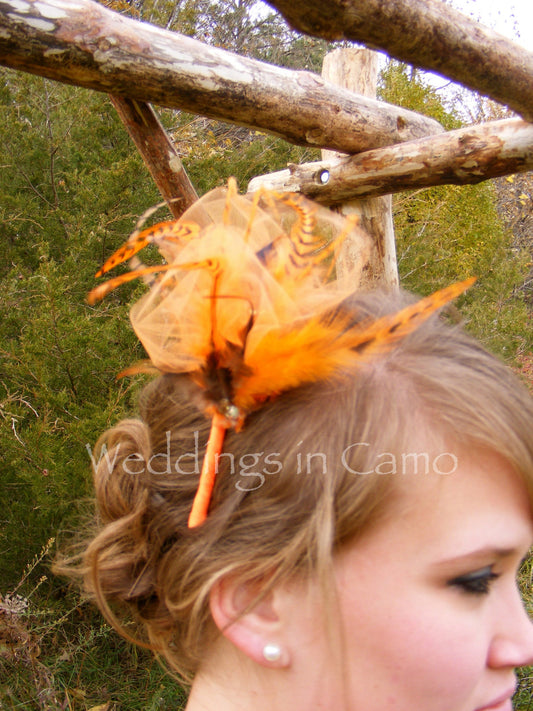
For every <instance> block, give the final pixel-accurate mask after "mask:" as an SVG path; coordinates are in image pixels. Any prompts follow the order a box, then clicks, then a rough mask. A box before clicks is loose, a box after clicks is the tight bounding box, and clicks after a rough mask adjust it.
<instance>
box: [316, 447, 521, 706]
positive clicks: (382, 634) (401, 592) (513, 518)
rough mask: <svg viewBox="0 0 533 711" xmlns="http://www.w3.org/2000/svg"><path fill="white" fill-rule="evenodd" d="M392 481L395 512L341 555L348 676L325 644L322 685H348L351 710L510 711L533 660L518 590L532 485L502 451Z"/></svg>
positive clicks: (319, 654)
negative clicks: (445, 470)
mask: <svg viewBox="0 0 533 711" xmlns="http://www.w3.org/2000/svg"><path fill="white" fill-rule="evenodd" d="M394 476H395V477H396V478H397V486H398V488H399V497H398V500H397V501H395V503H394V508H393V510H392V511H391V514H390V516H389V517H387V518H386V519H385V520H384V521H382V522H380V523H379V524H378V525H376V526H375V527H374V529H371V530H370V531H368V532H367V533H366V534H365V535H364V536H363V537H362V538H361V539H358V541H357V542H356V543H355V544H353V545H352V546H351V547H349V548H347V549H345V550H344V551H343V552H342V553H341V554H339V555H338V557H337V558H336V562H335V569H336V573H337V584H338V590H339V605H340V615H341V618H340V619H341V626H342V629H343V630H344V645H345V648H344V649H343V653H342V657H343V659H344V664H343V665H342V666H343V667H344V670H345V674H346V678H345V680H344V681H343V682H342V683H340V684H339V681H338V679H337V681H336V682H335V683H333V676H334V675H335V673H337V674H338V668H337V671H335V669H334V663H333V662H332V661H331V662H330V661H329V660H328V659H327V655H324V653H323V652H322V651H318V650H316V656H317V657H321V658H320V660H318V659H317V660H316V661H317V662H318V663H319V664H320V666H321V667H322V669H324V671H325V672H326V669H327V672H326V676H327V678H328V679H329V680H330V681H331V682H332V683H331V684H327V683H326V684H325V685H324V689H327V693H328V694H331V693H332V691H333V689H335V692H334V693H333V695H334V696H336V695H337V693H336V692H337V691H338V689H339V688H340V687H343V688H344V689H345V690H346V692H345V693H346V695H347V698H346V696H345V694H342V696H344V698H342V699H341V698H340V697H338V705H337V706H336V708H347V709H350V711H383V710H384V709H388V710H393V709H394V711H482V710H483V711H485V710H486V711H488V710H489V709H493V710H494V711H496V709H497V710H498V711H509V710H510V709H511V708H512V707H511V700H510V699H511V696H512V694H513V691H514V689H515V685H516V680H515V674H514V669H515V667H518V666H521V665H526V664H531V663H533V625H532V623H531V621H530V620H529V619H528V617H527V614H526V612H525V610H524V608H523V605H522V601H521V599H520V595H519V592H518V589H517V585H516V573H517V569H518V568H519V566H520V562H521V559H522V558H523V556H524V555H525V554H526V553H527V551H528V548H529V547H530V545H531V543H532V542H533V521H532V516H531V511H530V508H529V502H528V497H527V493H526V490H525V487H524V486H523V484H522V483H521V482H520V481H519V480H518V478H517V477H516V476H515V475H514V474H513V472H512V471H511V470H510V468H509V466H508V465H507V464H506V463H505V462H503V461H502V460H500V459H499V458H497V457H496V456H487V457H479V456H477V457H476V458H473V457H472V458H469V457H467V456H463V457H462V458H459V460H458V467H457V470H456V471H455V472H454V473H453V474H448V475H441V476H439V475H437V474H430V475H427V474H426V475H424V474H411V475H404V476H403V477H402V475H394ZM400 477H402V478H401V479H400ZM315 619H316V618H315ZM317 639H318V635H317V633H316V624H315V632H314V633H313V635H312V636H311V637H310V638H309V639H308V640H307V642H308V644H309V649H311V648H312V645H313V641H316V640H317ZM321 646H322V650H323V649H324V647H325V646H327V644H326V645H324V644H322V645H321ZM332 658H333V657H332ZM336 664H337V667H338V662H337V663H336ZM319 676H320V674H319ZM322 679H323V680H324V677H322ZM317 685H318V686H320V680H318V681H317ZM317 696H321V694H320V693H318V694H317ZM330 701H331V696H330ZM321 703H326V705H324V706H322V705H321ZM321 703H319V704H317V706H316V707H315V708H322V707H323V708H333V707H334V706H327V702H326V700H325V699H324V700H323V701H321Z"/></svg>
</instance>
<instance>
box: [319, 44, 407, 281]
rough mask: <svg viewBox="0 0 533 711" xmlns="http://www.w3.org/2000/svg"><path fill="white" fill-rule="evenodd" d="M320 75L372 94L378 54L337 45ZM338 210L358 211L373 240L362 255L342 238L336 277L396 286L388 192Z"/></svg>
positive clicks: (329, 157) (325, 154)
mask: <svg viewBox="0 0 533 711" xmlns="http://www.w3.org/2000/svg"><path fill="white" fill-rule="evenodd" d="M322 76H323V77H324V78H325V79H327V80H328V81H330V82H332V83H333V84H338V85H339V86H342V87H344V88H345V89H350V91H354V92H356V93H358V94H361V95H362V96H367V97H370V98H375V96H376V86H377V76H378V58H377V54H376V52H372V51H370V50H368V49H358V48H346V49H336V50H334V51H333V52H330V53H329V54H327V55H326V57H325V58H324V64H323V67H322ZM322 157H323V158H324V160H335V159H337V158H339V155H338V154H337V153H332V152H331V151H326V150H323V151H322ZM337 210H338V211H339V212H340V213H341V214H343V215H350V214H354V213H355V214H357V215H358V216H359V218H360V225H361V228H362V229H363V231H365V232H366V233H367V234H369V235H370V238H371V242H372V250H371V252H370V254H369V255H363V254H362V253H361V251H360V248H359V245H358V243H357V242H351V241H349V240H348V239H347V240H345V242H344V244H343V246H342V249H341V251H340V254H339V257H338V259H337V277H338V278H339V279H340V280H342V281H343V282H345V283H350V285H351V284H352V283H353V285H354V286H355V287H358V286H360V287H363V288H365V287H375V286H378V285H379V286H383V287H386V288H389V289H397V288H398V285H399V279H398V267H397V264H396V245H395V242H394V224H393V221H392V198H391V196H390V195H385V196H382V197H374V198H362V199H359V200H354V201H349V202H344V203H342V204H340V205H337ZM362 259H366V263H365V264H364V265H362V264H361V260H362ZM359 280H360V281H359ZM354 282H358V283H354Z"/></svg>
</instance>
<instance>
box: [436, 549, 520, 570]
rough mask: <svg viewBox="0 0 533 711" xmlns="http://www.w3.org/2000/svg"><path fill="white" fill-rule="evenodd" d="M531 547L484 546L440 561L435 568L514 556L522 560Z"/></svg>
mask: <svg viewBox="0 0 533 711" xmlns="http://www.w3.org/2000/svg"><path fill="white" fill-rule="evenodd" d="M530 547H531V546H528V547H527V548H526V547H525V546H524V547H522V546H516V547H515V546H512V547H510V548H504V547H500V546H484V547H483V548H476V549H475V550H472V551H468V552H466V553H463V554H460V555H456V556H452V557H451V558H445V559H443V560H439V561H437V562H436V563H435V564H434V567H436V568H441V567H445V566H446V565H457V564H458V563H469V562H477V561H478V560H479V559H483V558H497V559H499V560H501V559H503V558H509V557H512V556H517V557H518V556H520V558H522V557H524V556H527V554H528V551H529V549H530Z"/></svg>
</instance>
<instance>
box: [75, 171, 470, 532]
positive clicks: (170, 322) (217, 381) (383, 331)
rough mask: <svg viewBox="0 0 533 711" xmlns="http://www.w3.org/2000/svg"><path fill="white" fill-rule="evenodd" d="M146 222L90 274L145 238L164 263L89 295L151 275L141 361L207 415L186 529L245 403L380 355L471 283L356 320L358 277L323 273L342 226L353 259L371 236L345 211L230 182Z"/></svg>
mask: <svg viewBox="0 0 533 711" xmlns="http://www.w3.org/2000/svg"><path fill="white" fill-rule="evenodd" d="M152 212H153V210H152V211H150V213H152ZM143 227H144V225H143V224H142V221H141V224H140V225H139V226H138V229H137V230H136V231H135V232H134V233H133V234H132V236H131V237H130V239H129V240H128V242H127V243H126V244H125V245H123V246H122V247H121V248H120V249H118V250H117V251H116V252H115V253H114V254H113V255H112V256H111V257H110V258H109V259H108V260H107V262H106V263H105V264H104V265H103V267H102V268H101V269H100V271H99V272H98V275H102V274H105V273H107V272H108V271H109V270H110V269H112V268H114V267H115V266H117V265H118V264H120V263H121V262H123V261H125V260H127V259H129V258H130V257H132V256H134V255H137V253H138V252H139V251H140V250H141V249H142V248H143V247H144V246H146V245H147V244H155V245H156V246H157V247H158V249H159V251H160V252H161V254H162V256H163V257H164V259H165V262H166V263H165V264H162V265H160V266H151V267H143V266H142V265H141V267H140V268H139V267H138V266H136V269H135V271H134V272H131V273H126V274H123V275H121V276H118V277H115V278H114V279H111V280H109V281H107V282H104V283H103V284H101V285H99V286H97V287H96V288H95V289H93V291H92V292H91V293H90V294H89V296H88V300H89V302H90V303H95V302H96V301H98V300H99V299H101V298H102V297H103V296H105V294H107V293H108V292H109V291H111V290H112V289H114V288H116V287H117V286H119V285H120V284H122V283H125V282H127V281H130V280H131V279H135V278H138V277H141V278H148V277H150V278H152V275H154V274H156V275H157V278H156V282H155V284H153V285H152V286H151V288H150V289H149V291H148V292H147V293H146V294H145V295H144V296H143V297H142V298H141V299H140V300H139V301H138V302H137V303H135V304H134V305H133V307H132V309H131V312H130V318H131V321H132V324H133V327H134V329H135V331H136V333H137V335H138V337H139V339H140V340H141V342H142V343H143V345H144V347H145V349H146V352H147V353H148V356H149V359H150V367H151V368H152V369H153V368H155V369H157V370H159V371H161V372H167V373H188V374H189V375H190V377H191V379H192V380H193V381H194V382H195V383H196V384H197V385H198V387H199V388H200V390H201V392H202V394H203V398H204V405H205V410H206V413H207V414H208V415H209V416H210V417H213V424H212V428H211V435H210V438H209V443H208V446H207V452H206V456H205V461H204V468H203V470H202V474H201V477H200V486H199V488H198V495H197V497H196V500H195V503H194V506H193V510H192V511H191V520H190V521H189V525H190V526H196V525H198V524H199V523H201V522H202V521H203V520H204V518H205V515H206V513H207V510H208V508H209V501H210V496H211V493H210V492H211V490H212V486H213V483H214V478H215V472H216V459H217V456H216V455H217V454H218V453H220V451H221V448H222V444H223V440H224V432H225V430H226V428H227V427H229V426H231V427H235V428H236V429H239V428H240V427H242V426H243V423H244V422H245V418H246V415H247V414H248V413H249V412H250V411H252V410H253V409H255V408H257V407H259V406H261V404H263V403H264V402H265V401H266V400H268V399H269V398H272V397H275V396H276V395H278V394H279V393H281V392H283V391H285V390H288V389H291V388H294V387H297V386H298V385H301V384H303V383H310V382H315V381H318V380H323V379H324V378H330V377H334V376H335V375H336V374H338V373H340V372H345V371H346V370H347V369H353V368H354V367H357V364H358V363H359V362H363V361H364V360H365V359H368V358H370V357H374V356H376V355H378V354H380V353H383V352H386V351H387V350H388V349H390V348H392V347H393V346H394V345H395V344H396V343H397V342H398V341H399V340H400V339H401V338H403V337H404V336H405V335H406V334H407V333H409V332H410V331H412V330H413V329H415V328H417V327H418V325H419V324H420V323H422V321H424V320H425V319H426V318H428V317H429V316H430V315H431V314H432V313H434V311H436V310H437V309H439V308H440V307H441V306H443V305H444V304H445V303H447V302H448V301H450V300H451V299H453V298H455V297H456V296H457V295H458V294H460V293H461V292H462V291H464V290H465V289H466V288H468V286H470V284H472V282H473V281H474V279H468V280H466V281H463V282H459V283H457V284H454V285H452V286H450V287H447V288H445V289H442V290H441V291H438V292H436V293H435V294H433V295H432V296H430V297H427V298H425V299H422V300H421V301H419V302H418V303H416V304H414V305H412V306H408V307H406V308H404V309H402V310H401V311H399V312H398V313H396V314H392V315H387V316H384V317H382V318H380V319H378V320H376V321H372V322H368V321H362V322H361V321H360V322H358V323H356V322H354V321H353V317H352V315H351V314H347V313H346V312H345V311H344V310H343V308H342V302H343V300H344V299H345V298H346V297H348V296H349V295H350V294H351V293H352V292H353V291H355V290H356V289H357V286H358V285H357V284H354V283H352V284H350V286H349V288H347V287H346V286H342V285H340V284H339V283H338V282H336V281H334V280H331V279H330V274H331V272H332V269H333V267H334V263H335V256H336V252H337V250H338V248H339V246H340V245H341V244H342V242H343V240H344V239H345V238H346V236H347V235H350V242H351V245H352V248H353V249H355V250H359V252H360V254H361V261H364V257H365V255H367V254H368V251H369V239H368V237H367V236H366V235H365V234H364V233H363V232H362V231H361V230H360V229H359V227H358V226H357V224H356V222H355V221H354V219H349V218H344V217H342V216H340V215H338V214H337V213H333V212H332V211H330V210H328V209H326V208H323V207H320V206H318V205H316V204H314V203H312V202H310V201H309V200H306V199H305V198H304V197H302V196H300V195H297V194H278V193H275V192H270V191H263V192H261V193H257V194H255V195H253V196H241V195H239V194H238V193H237V189H236V184H235V182H234V181H233V180H230V182H229V184H228V188H227V189H224V188H218V189H216V190H213V191H211V192H210V193H208V194H207V195H205V196H204V197H203V198H202V199H200V200H199V201H198V202H197V203H195V204H194V205H193V206H192V207H191V208H190V209H189V210H187V212H186V213H185V214H184V215H183V217H182V218H181V219H180V220H176V221H167V222H162V223H159V224H157V225H155V226H153V227H148V228H144V229H143ZM136 260H137V261H138V259H137V257H136ZM144 368H145V366H133V368H131V369H128V370H126V371H125V372H130V373H132V372H138V371H140V370H143V369H144ZM213 413H214V414H213Z"/></svg>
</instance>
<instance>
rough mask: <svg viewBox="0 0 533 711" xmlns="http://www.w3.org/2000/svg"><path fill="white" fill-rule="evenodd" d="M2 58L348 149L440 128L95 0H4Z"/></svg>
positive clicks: (0, 10)
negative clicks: (127, 13)
mask: <svg viewBox="0 0 533 711" xmlns="http://www.w3.org/2000/svg"><path fill="white" fill-rule="evenodd" d="M0 64H4V65H5V66H9V67H12V68H14V69H21V70H23V71H27V72H31V73H34V74H39V75H40V76H45V77H48V78H49V79H55V80H57V81H62V82H65V83H70V84H75V85H78V86H83V87H87V88H90V89H95V90H97V91H104V92H107V93H109V94H113V95H116V96H119V97H121V96H122V97H127V98H129V99H132V100H135V101H144V102H150V103H154V104H160V105H161V106H167V107H171V108H178V109H183V110H185V111H190V112H193V113H196V114H201V115H203V116H208V117H210V118H215V119H220V120H224V121H230V122H233V123H237V124H240V125H243V126H249V127H253V128H258V129H261V130H263V131H267V132H270V133H273V134H276V135H278V136H281V137H282V138H285V139H286V140H287V141H290V142H292V143H296V144H300V145H307V146H315V147H326V148H333V149H335V150H339V151H343V152H346V153H357V152H359V151H362V150H367V149H369V148H375V147H377V146H384V145H389V144H391V143H398V142H401V141H406V140H412V139H413V138H417V137H421V136H426V135H431V134H434V133H439V132H441V131H442V130H443V129H442V127H441V126H440V124H439V123H438V122H436V121H434V120H433V119H429V118H427V117H425V116H421V115H420V114H416V113H414V112H411V111H407V110H405V109H401V108H398V107H394V106H390V105H388V104H384V103H383V102H378V101H372V100H370V99H366V98H364V97H359V96H357V95H354V94H352V93H351V92H349V91H345V90H342V89H339V88H337V87H335V86H333V85H331V84H328V83H327V82H325V81H324V80H323V79H321V77H319V76H317V75H316V74H312V73H310V72H299V71H291V70H289V69H282V68H280V67H275V66H272V65H269V64H265V63H263V62H258V61H256V60H253V59H248V58H245V57H239V56H238V55H236V54H233V53H231V52H226V51H224V50H221V49H216V48H214V47H210V46H208V45H205V44H203V43H202V42H198V41H197V40H193V39H191V38H189V37H184V36H182V35H179V34H176V33H174V32H170V31H167V30H163V29H161V28H159V27H154V26H153V25H149V24H147V23H144V22H139V21H137V20H133V19H130V18H126V17H123V16H121V15H119V14H117V13H116V12H113V11H112V10H109V9H107V8H105V7H103V6H102V5H99V4H98V3H96V2H93V0H76V1H75V2H72V1H71V0H0Z"/></svg>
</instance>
